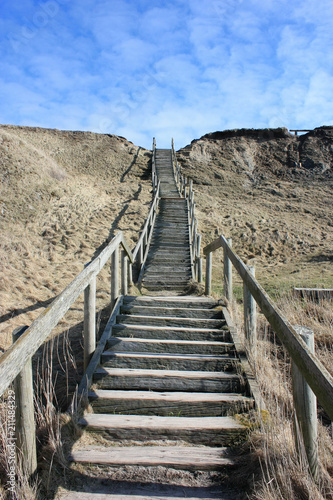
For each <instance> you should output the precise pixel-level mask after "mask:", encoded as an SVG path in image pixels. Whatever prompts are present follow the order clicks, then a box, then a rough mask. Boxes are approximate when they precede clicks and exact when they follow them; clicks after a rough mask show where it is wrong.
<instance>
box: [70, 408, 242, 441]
mask: <svg viewBox="0 0 333 500" xmlns="http://www.w3.org/2000/svg"><path fill="white" fill-rule="evenodd" d="M78 423H79V425H81V426H82V427H84V428H85V429H86V430H88V431H92V432H94V433H100V434H102V436H103V437H104V438H106V439H111V440H137V441H143V442H147V441H150V440H152V439H153V440H156V441H164V440H165V439H168V440H179V439H182V440H184V441H187V442H189V443H193V444H200V445H209V446H231V445H233V444H234V443H235V442H237V443H238V442H239V441H240V440H242V439H245V436H246V434H247V428H246V427H245V426H243V425H241V424H240V423H239V422H237V420H236V419H234V418H232V417H198V418H197V417H159V416H157V417H156V416H144V415H107V414H104V413H99V414H96V413H88V414H86V415H85V416H84V417H83V418H81V419H80V420H79V422H78Z"/></svg>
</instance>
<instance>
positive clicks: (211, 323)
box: [117, 314, 226, 329]
mask: <svg viewBox="0 0 333 500" xmlns="http://www.w3.org/2000/svg"><path fill="white" fill-rule="evenodd" d="M117 323H119V324H126V325H129V324H132V325H133V324H137V325H139V324H141V325H153V326H154V325H155V326H178V327H183V328H184V327H185V328H213V329H217V328H221V327H222V326H224V325H225V324H226V321H225V319H222V318H221V319H200V318H193V319H191V318H176V317H168V316H160V317H159V316H145V315H138V314H136V315H135V316H132V315H131V314H120V315H118V316H117Z"/></svg>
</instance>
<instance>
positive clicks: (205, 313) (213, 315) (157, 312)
mask: <svg viewBox="0 0 333 500" xmlns="http://www.w3.org/2000/svg"><path fill="white" fill-rule="evenodd" d="M121 314H140V315H144V316H160V317H161V316H168V317H170V316H173V317H174V316H177V318H201V319H204V318H208V319H223V318H222V311H221V309H204V308H203V309H201V308H198V307H196V308H192V309H189V308H185V307H158V306H144V305H141V304H140V305H124V306H122V307H121Z"/></svg>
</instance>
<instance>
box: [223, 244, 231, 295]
mask: <svg viewBox="0 0 333 500" xmlns="http://www.w3.org/2000/svg"><path fill="white" fill-rule="evenodd" d="M227 243H228V245H229V246H230V247H231V246H232V239H231V238H228V239H227ZM223 276H224V296H225V298H226V299H227V300H228V301H229V302H230V301H231V299H232V264H231V261H230V259H229V257H228V254H227V251H226V249H224V260H223Z"/></svg>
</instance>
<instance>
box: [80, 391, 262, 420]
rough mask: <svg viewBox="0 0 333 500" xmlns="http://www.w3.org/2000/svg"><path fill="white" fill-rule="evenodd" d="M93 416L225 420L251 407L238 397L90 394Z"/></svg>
mask: <svg viewBox="0 0 333 500" xmlns="http://www.w3.org/2000/svg"><path fill="white" fill-rule="evenodd" d="M89 399H90V404H91V405H92V407H93V409H94V412H95V413H117V414H120V413H121V414H128V413H130V414H131V415H133V414H135V415H159V416H178V417H179V416H182V417H184V416H185V417H199V416H225V415H228V414H229V415H230V412H232V413H241V412H243V411H246V410H248V409H249V408H252V407H253V404H254V403H253V399H252V398H246V397H243V396H241V395H239V394H218V393H210V394H209V393H208V394H207V393H188V392H157V391H121V390H118V391H109V390H104V391H103V390H94V391H91V392H90V393H89Z"/></svg>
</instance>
